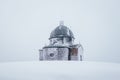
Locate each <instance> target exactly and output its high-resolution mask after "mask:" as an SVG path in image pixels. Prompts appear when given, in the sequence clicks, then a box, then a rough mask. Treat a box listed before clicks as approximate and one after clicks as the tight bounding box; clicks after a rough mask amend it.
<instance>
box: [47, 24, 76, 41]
mask: <svg viewBox="0 0 120 80" xmlns="http://www.w3.org/2000/svg"><path fill="white" fill-rule="evenodd" d="M61 37H71V38H74V35H73V33H72V31H71V30H70V29H69V28H68V27H66V26H64V25H63V24H60V25H59V26H58V27H57V28H55V29H54V30H53V31H52V32H51V34H50V38H49V39H51V38H61Z"/></svg>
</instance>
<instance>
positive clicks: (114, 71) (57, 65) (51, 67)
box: [0, 61, 120, 80]
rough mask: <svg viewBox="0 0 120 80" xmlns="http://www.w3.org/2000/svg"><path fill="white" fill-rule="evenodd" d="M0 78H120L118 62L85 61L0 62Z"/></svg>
mask: <svg viewBox="0 0 120 80" xmlns="http://www.w3.org/2000/svg"><path fill="white" fill-rule="evenodd" d="M0 80H120V64H119V63H104V62H86V61H82V62H78V61H70V62H69V61H41V62H39V61H38V62H8V63H0Z"/></svg>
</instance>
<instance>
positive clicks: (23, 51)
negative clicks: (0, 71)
mask: <svg viewBox="0 0 120 80" xmlns="http://www.w3.org/2000/svg"><path fill="white" fill-rule="evenodd" d="M119 4H120V1H119V0H0V62H8V61H38V57H39V55H38V54H39V51H38V50H39V49H40V48H42V47H44V46H45V45H48V44H49V40H48V38H49V36H50V33H51V31H52V30H53V29H54V28H56V27H57V26H58V25H59V21H61V20H63V21H64V25H66V26H67V27H69V28H70V29H71V30H72V32H73V33H74V36H75V43H81V44H82V45H83V47H84V60H85V61H103V62H120V42H119V41H120V10H119V9H120V5H119Z"/></svg>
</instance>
